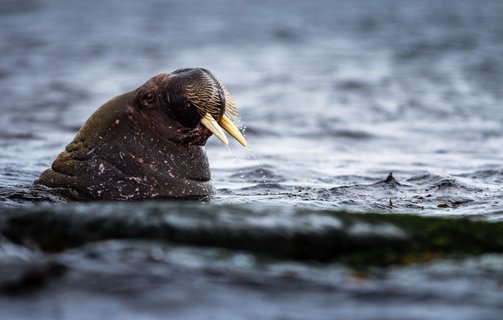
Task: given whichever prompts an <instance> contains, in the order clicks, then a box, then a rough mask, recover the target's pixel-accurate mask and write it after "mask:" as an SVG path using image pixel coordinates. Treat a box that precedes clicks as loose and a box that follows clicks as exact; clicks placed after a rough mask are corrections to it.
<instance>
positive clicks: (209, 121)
mask: <svg viewBox="0 0 503 320" xmlns="http://www.w3.org/2000/svg"><path fill="white" fill-rule="evenodd" d="M201 123H202V124H203V125H204V126H205V127H206V128H208V130H210V131H211V132H212V133H213V134H214V135H215V136H217V138H218V139H220V141H222V142H223V143H224V144H229V140H227V137H226V136H225V133H224V131H223V130H222V128H221V127H220V125H219V124H218V122H217V121H216V120H215V118H213V117H212V116H211V114H209V113H206V114H205V115H204V117H202V119H201Z"/></svg>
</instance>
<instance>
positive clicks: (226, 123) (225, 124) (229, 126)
mask: <svg viewBox="0 0 503 320" xmlns="http://www.w3.org/2000/svg"><path fill="white" fill-rule="evenodd" d="M220 126H221V127H222V128H224V130H225V131H227V132H228V133H229V134H230V135H231V136H232V137H233V138H234V139H236V140H237V141H238V142H239V143H241V145H242V146H243V147H245V148H246V147H247V146H248V145H247V144H246V140H245V137H243V135H242V134H241V132H239V129H238V128H237V127H236V125H235V124H234V123H233V122H232V120H231V119H230V118H229V117H228V116H226V115H225V114H224V115H223V116H222V119H220Z"/></svg>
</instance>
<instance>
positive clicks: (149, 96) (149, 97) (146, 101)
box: [143, 92, 155, 104]
mask: <svg viewBox="0 0 503 320" xmlns="http://www.w3.org/2000/svg"><path fill="white" fill-rule="evenodd" d="M154 101H155V93H153V92H149V93H147V94H146V95H145V96H144V97H143V103H144V104H152V103H154Z"/></svg>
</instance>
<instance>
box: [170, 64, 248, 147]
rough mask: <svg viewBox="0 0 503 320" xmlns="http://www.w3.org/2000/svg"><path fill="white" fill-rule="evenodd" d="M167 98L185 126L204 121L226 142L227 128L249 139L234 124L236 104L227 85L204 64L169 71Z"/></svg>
mask: <svg viewBox="0 0 503 320" xmlns="http://www.w3.org/2000/svg"><path fill="white" fill-rule="evenodd" d="M166 101H167V102H168V105H170V107H171V108H172V113H173V114H174V117H175V118H176V120H177V121H178V122H180V123H181V124H182V125H184V126H186V127H191V128H193V127H195V126H196V125H197V124H198V123H201V124H202V125H204V126H205V127H206V128H208V130H210V131H211V132H212V133H213V134H214V135H215V136H217V137H218V138H219V139H220V140H221V141H222V142H223V143H224V144H228V143H229V141H228V140H227V137H226V136H225V133H224V130H225V131H227V132H228V133H229V134H230V135H231V136H232V137H234V138H235V139H236V140H237V141H239V143H241V144H242V145H243V146H245V147H246V146H247V144H246V140H245V138H244V137H243V135H242V134H241V132H240V131H239V129H238V128H237V127H236V125H235V124H234V121H233V120H232V117H233V116H236V115H237V111H236V107H235V106H234V102H233V101H232V98H231V96H230V94H229V92H228V91H227V89H225V87H224V86H223V85H222V84H221V83H220V81H218V79H217V78H216V77H215V76H214V75H213V74H212V73H211V72H210V71H208V70H206V69H203V68H184V69H178V70H176V71H174V72H172V73H171V74H170V75H169V79H168V83H167V90H166Z"/></svg>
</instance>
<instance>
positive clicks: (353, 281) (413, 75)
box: [0, 0, 503, 319]
mask: <svg viewBox="0 0 503 320" xmlns="http://www.w3.org/2000/svg"><path fill="white" fill-rule="evenodd" d="M502 17H503V2H501V1H497V0H494V1H391V0H376V1H370V0H368V1H309V2H308V1H271V2H268V1H244V0H238V1H180V2H175V1H155V0H150V1H141V2H140V1H115V0H109V1H95V2H94V1H72V0H70V1H57V0H54V1H36V0H33V1H14V0H11V1H2V2H0V53H1V54H0V96H1V97H2V99H0V111H1V114H2V115H1V117H0V146H1V147H0V205H1V210H15V212H17V213H19V212H24V211H26V212H30V210H33V209H34V208H38V207H40V206H42V207H47V208H48V209H47V210H48V211H49V213H50V212H51V210H54V211H55V212H59V211H61V210H63V211H64V210H67V209H68V210H70V211H75V210H76V211H78V212H84V213H89V214H90V215H92V214H94V213H96V212H107V213H109V214H111V215H113V214H115V212H122V211H124V210H126V211H127V212H129V213H131V214H132V215H134V214H145V217H146V218H148V217H149V214H150V213H151V212H152V210H154V211H160V212H162V211H163V210H167V211H176V210H178V209H177V208H184V207H185V206H187V205H189V206H191V204H176V203H175V204H173V203H170V204H166V203H144V204H142V203H135V204H124V205H123V206H118V207H117V206H115V205H114V204H101V205H98V206H96V205H84V204H80V205H79V204H65V203H60V202H61V201H59V202H58V201H56V203H53V201H54V200H58V199H54V198H51V197H49V196H47V195H41V194H37V193H33V192H32V191H31V190H30V189H29V186H30V184H31V182H32V181H33V180H34V179H35V178H36V177H37V176H38V175H39V174H40V172H42V171H43V170H44V169H45V168H47V167H48V166H50V164H51V162H52V161H53V159H54V158H55V156H56V155H57V153H58V152H59V151H61V150H62V148H63V147H64V146H65V145H66V144H67V143H68V142H69V141H70V140H71V139H72V137H73V136H74V134H75V133H76V131H77V130H78V129H79V128H80V126H81V125H82V124H83V122H84V121H85V120H86V119H87V117H89V116H90V115H91V113H92V112H93V111H94V110H95V109H96V108H98V107H99V106H100V105H101V104H103V103H104V102H106V101H107V100H108V99H110V98H112V97H113V96H115V95H117V94H119V93H122V92H125V91H129V90H132V89H134V88H136V87H138V86H140V85H141V84H143V83H144V82H145V81H146V80H147V79H148V78H150V77H151V76H152V75H154V74H156V73H161V72H169V71H173V70H175V69H178V68H182V67H205V68H207V69H209V70H211V71H212V72H213V73H214V74H215V75H216V76H217V77H218V78H219V79H220V80H221V81H222V83H224V84H225V85H226V87H227V88H228V89H229V91H230V92H231V94H232V95H233V97H234V100H235V102H236V104H237V106H238V110H239V112H240V115H241V122H242V124H243V126H244V128H245V134H246V138H247V140H248V142H249V144H250V146H251V151H248V150H246V149H243V148H241V147H240V146H239V145H238V144H237V143H236V144H232V145H231V150H228V149H227V148H225V147H224V146H223V145H222V144H221V143H219V141H218V140H217V139H215V138H214V137H213V138H211V139H210V141H209V142H208V144H207V153H208V157H209V160H210V165H211V171H212V177H213V181H214V183H215V185H216V187H217V188H218V194H217V195H216V196H215V197H213V198H212V199H211V200H210V201H209V202H208V203H205V204H203V205H195V207H194V210H196V211H198V212H200V214H201V215H208V214H209V215H211V214H221V213H222V212H223V211H227V210H235V209H236V208H239V210H241V211H240V212H242V211H244V212H246V214H257V215H261V216H262V217H263V219H262V220H260V223H262V224H264V225H268V226H270V227H271V228H275V227H277V226H278V225H281V224H282V223H286V222H285V221H284V220H282V219H284V217H285V215H284V214H285V213H286V215H287V216H288V214H289V213H291V212H293V210H296V209H297V208H301V209H303V210H304V211H306V212H308V213H310V214H312V215H314V216H316V214H317V211H318V210H349V211H351V212H355V214H357V213H359V212H368V211H378V212H386V213H387V214H393V213H397V212H406V213H411V214H417V215H427V216H451V217H455V218H461V217H471V218H474V219H484V220H490V221H500V220H503V200H502V199H503V187H502V182H503V163H502V159H503V59H502V57H503V19H502ZM389 172H393V176H394V177H395V179H396V180H397V181H398V182H399V184H395V183H391V184H389V183H383V182H382V181H383V180H384V179H385V178H386V177H387V176H388V174H389ZM51 208H54V209H51ZM128 208H129V209H128ZM131 208H132V209H131ZM233 208H234V209H233ZM271 208H274V210H276V211H278V212H281V213H283V214H277V215H275V214H273V213H271ZM274 210H272V211H274ZM320 219H321V218H320ZM320 221H321V222H320ZM320 221H317V222H316V223H319V224H321V225H323V221H322V220H320ZM32 223H36V221H33V222H32ZM75 223H78V220H76V221H75ZM296 227H298V228H302V227H303V225H298V226H296ZM130 228H133V230H134V226H130ZM48 261H49V262H51V261H52V262H54V261H57V262H58V263H61V264H64V265H65V266H66V267H67V268H68V269H69V271H67V274H66V275H65V276H64V277H62V278H58V277H55V278H54V283H52V281H51V282H50V283H49V284H48V286H47V288H44V289H43V290H41V291H40V292H36V293H34V294H31V295H28V296H27V297H26V296H23V297H21V298H19V297H8V296H2V297H0V309H1V310H2V314H3V315H7V318H9V319H15V318H20V319H29V318H31V317H32V316H33V314H37V317H38V318H39V319H54V318H61V319H90V318H95V317H96V316H97V315H98V316H103V315H108V316H109V317H110V318H117V319H140V318H141V319H155V318H159V317H161V316H173V317H178V318H190V319H206V318H229V319H235V318H248V319H254V318H267V319H283V318H285V319H306V318H310V319H331V318H333V317H334V316H339V317H343V318H359V319H383V318H385V319H404V318H406V319H425V318H429V319H453V318H455V319H499V318H500V316H501V314H503V292H502V288H503V268H502V263H503V259H502V257H501V256H498V255H488V256H483V257H478V258H471V259H467V260H463V261H461V262H460V261H437V262H432V263H428V264H422V265H411V266H406V267H390V268H387V269H384V270H379V271H376V273H375V274H372V275H368V276H366V277H359V276H358V275H357V274H355V272H354V271H352V270H350V269H348V268H346V267H344V266H341V265H338V264H337V263H330V264H317V263H308V262H291V261H290V262H288V261H284V262H264V261H262V260H261V259H260V258H258V257H256V256H254V255H253V254H251V253H245V252H238V251H232V250H223V249H216V248H195V247H190V246H180V245H174V244H169V243H165V242H162V241H158V242H155V241H143V242H142V241H114V242H98V243H90V244H89V245H87V246H84V247H81V248H75V249H72V250H68V251H65V252H62V253H59V254H53V255H48V254H44V253H41V252H39V251H37V250H33V249H31V248H30V246H29V245H26V246H20V245H17V244H13V243H11V242H10V241H8V240H7V239H3V238H2V240H0V266H1V269H2V272H1V274H2V275H1V280H2V281H4V280H5V281H8V280H9V279H11V278H13V277H14V276H15V275H16V274H17V273H19V272H21V271H20V270H24V268H30V267H32V266H33V265H38V266H45V265H46V264H47V263H49V262H48Z"/></svg>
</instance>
